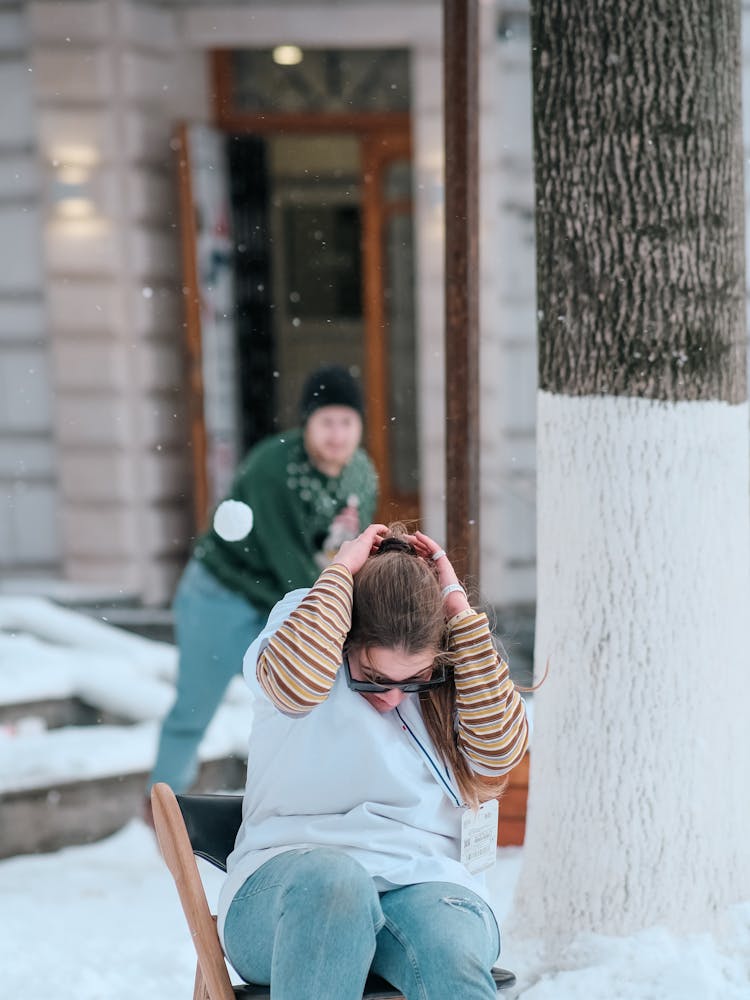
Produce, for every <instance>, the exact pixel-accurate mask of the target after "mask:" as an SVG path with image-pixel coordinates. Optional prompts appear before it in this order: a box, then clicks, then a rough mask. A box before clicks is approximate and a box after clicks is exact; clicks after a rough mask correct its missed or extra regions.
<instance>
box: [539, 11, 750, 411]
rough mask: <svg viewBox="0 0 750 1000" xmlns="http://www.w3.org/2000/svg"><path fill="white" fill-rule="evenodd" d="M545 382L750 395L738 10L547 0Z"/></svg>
mask: <svg viewBox="0 0 750 1000" xmlns="http://www.w3.org/2000/svg"><path fill="white" fill-rule="evenodd" d="M532 40H533V49H532V59H533V67H534V144H535V161H536V162H535V166H536V186H537V205H536V210H537V214H536V226H537V247H538V250H537V281H538V299H539V378H540V386H541V388H543V389H549V390H551V391H553V392H564V393H566V394H568V395H575V396H583V395H592V394H593V395H597V394H602V393H606V394H609V395H632V396H641V397H645V398H649V399H672V400H678V399H724V400H727V401H730V402H737V401H738V400H740V399H744V398H745V395H746V387H745V363H744V357H745V350H746V345H745V336H744V310H745V286H744V263H743V247H742V242H743V219H744V206H743V203H742V134H741V132H742V129H741V118H740V114H739V108H740V65H741V52H740V10H739V4H738V3H736V2H732V0H544V2H542V0H538V2H537V3H536V4H535V5H534V10H533V14H532Z"/></svg>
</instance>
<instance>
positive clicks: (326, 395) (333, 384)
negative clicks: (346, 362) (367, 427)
mask: <svg viewBox="0 0 750 1000" xmlns="http://www.w3.org/2000/svg"><path fill="white" fill-rule="evenodd" d="M321 406H350V407H351V408H352V409H353V410H356V411H357V413H358V414H359V415H360V417H363V416H364V407H363V404H362V391H361V389H360V388H359V383H358V382H357V380H356V379H355V378H353V376H351V375H350V374H349V372H348V371H347V370H346V368H342V367H341V366H340V365H324V366H323V367H322V368H318V369H317V371H314V372H312V374H310V375H308V376H307V379H306V380H305V385H304V387H303V389H302V398H301V399H300V418H301V421H302V423H303V424H304V423H306V422H307V419H308V417H309V416H310V414H312V413H314V412H315V411H316V410H319V409H320V408H321Z"/></svg>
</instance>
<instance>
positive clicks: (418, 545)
mask: <svg viewBox="0 0 750 1000" xmlns="http://www.w3.org/2000/svg"><path fill="white" fill-rule="evenodd" d="M406 540H407V541H408V542H409V543H410V544H411V545H412V546H413V547H414V550H415V551H416V553H417V555H418V556H421V557H422V558H423V559H426V560H428V562H430V563H432V564H433V565H434V567H435V572H436V574H437V578H438V583H439V584H440V589H441V590H442V589H443V588H444V587H449V586H451V585H453V584H459V579H458V577H457V576H456V571H455V569H454V568H453V564H452V563H451V561H450V559H449V558H448V556H447V555H446V554H445V549H443V547H442V546H441V545H439V544H438V543H437V542H436V541H435V540H434V539H433V538H430V536H429V535H425V533H424V532H423V531H415V532H414V534H413V535H407V536H406ZM444 602H445V610H446V616H447V617H451V616H452V615H455V614H458V612H459V611H463V610H464V608H468V607H470V605H469V602H468V600H467V598H466V594H465V593H463V592H462V591H460V590H454V591H452V592H451V593H450V594H447V595H446V596H445V598H444Z"/></svg>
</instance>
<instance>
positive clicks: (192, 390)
mask: <svg viewBox="0 0 750 1000" xmlns="http://www.w3.org/2000/svg"><path fill="white" fill-rule="evenodd" d="M174 148H175V155H176V159H177V192H178V203H179V219H180V236H181V239H180V254H181V259H182V285H183V296H182V297H183V302H184V310H185V312H184V316H185V342H184V343H185V363H186V368H187V372H186V374H187V385H188V400H187V409H188V424H189V427H190V451H191V456H190V457H191V465H192V469H193V479H192V481H193V519H194V524H195V531H196V534H199V533H200V532H202V531H204V530H205V529H206V527H207V525H208V517H209V514H210V511H209V509H208V508H209V499H208V498H209V488H208V468H207V460H208V438H207V434H206V420H205V410H204V395H205V387H204V384H203V340H202V328H201V302H200V294H201V292H200V278H199V275H198V253H197V248H198V234H197V230H196V225H195V202H194V197H193V181H192V178H191V176H190V139H189V129H188V126H187V124H185V123H184V122H181V123H180V124H179V125H177V127H176V128H175V131H174Z"/></svg>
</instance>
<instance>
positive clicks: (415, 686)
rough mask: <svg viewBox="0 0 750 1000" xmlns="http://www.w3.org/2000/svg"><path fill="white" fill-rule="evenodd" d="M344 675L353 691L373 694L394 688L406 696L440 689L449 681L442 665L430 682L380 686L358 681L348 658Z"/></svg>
mask: <svg viewBox="0 0 750 1000" xmlns="http://www.w3.org/2000/svg"><path fill="white" fill-rule="evenodd" d="M344 675H345V677H346V683H347V684H348V685H349V687H350V688H351V690H352V691H369V692H370V693H372V694H377V693H378V692H380V693H382V692H384V691H392V690H393V689H394V688H397V689H398V690H399V691H403V692H405V693H406V694H414V693H415V692H417V691H429V690H430V688H436V687H440V685H441V684H445V682H446V680H447V674H446V672H445V665H444V664H442V665H441V666H440V667H439V668H438V672H437V673H434V674H433V675H432V677H430V679H429V680H428V681H417V680H406V681H388V682H387V683H385V684H378V683H376V682H375V681H358V680H355V679H354V678H353V677H352V672H351V670H350V669H349V657H348V656H345V657H344Z"/></svg>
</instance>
